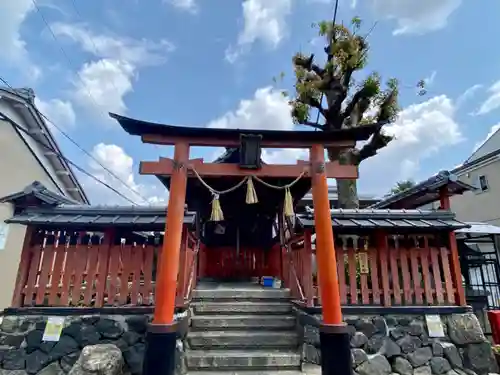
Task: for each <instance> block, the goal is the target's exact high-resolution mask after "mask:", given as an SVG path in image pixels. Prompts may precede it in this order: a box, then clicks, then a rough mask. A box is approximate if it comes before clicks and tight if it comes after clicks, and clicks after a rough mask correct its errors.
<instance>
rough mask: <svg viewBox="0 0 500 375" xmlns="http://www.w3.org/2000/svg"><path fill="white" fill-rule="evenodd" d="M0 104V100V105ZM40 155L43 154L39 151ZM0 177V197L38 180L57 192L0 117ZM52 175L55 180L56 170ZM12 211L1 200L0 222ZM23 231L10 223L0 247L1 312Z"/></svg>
mask: <svg viewBox="0 0 500 375" xmlns="http://www.w3.org/2000/svg"><path fill="white" fill-rule="evenodd" d="M1 103H2V101H1V100H0V105H1ZM0 111H2V112H5V113H6V114H7V115H8V116H9V117H10V118H12V119H13V120H14V121H16V122H18V123H19V124H21V119H20V118H19V117H16V114H15V113H12V111H10V112H11V113H7V112H8V111H7V110H6V108H3V107H1V108H0ZM39 154H40V155H41V154H42V151H41V150H40V151H39ZM42 157H43V155H42ZM45 166H46V168H48V170H49V171H51V172H52V173H53V171H52V170H51V169H50V168H49V167H50V165H49V164H48V163H45ZM0 176H2V177H1V179H0V197H3V196H6V195H9V194H12V193H17V192H19V191H21V190H22V189H24V188H25V187H26V186H27V185H29V184H31V183H32V182H33V181H34V180H37V181H40V182H41V183H42V184H44V185H45V186H46V187H47V188H48V189H50V190H52V191H54V192H59V190H58V189H57V188H56V186H55V184H54V182H53V181H52V180H51V179H50V177H49V175H48V174H47V173H46V172H45V171H44V169H43V168H42V166H41V165H40V163H39V162H38V161H37V160H36V158H35V157H34V156H33V154H32V153H31V152H30V151H29V150H28V149H27V147H26V145H25V144H24V142H23V141H22V139H21V138H19V136H18V135H17V133H16V131H15V130H14V128H13V127H12V125H11V124H10V123H8V122H6V121H2V120H0ZM53 176H54V179H57V176H56V175H55V173H54V174H53ZM61 185H62V184H61ZM12 210H13V206H12V204H10V203H0V223H3V222H4V221H5V220H6V219H9V218H10V217H12V214H13V212H12ZM25 232H26V227H25V226H24V225H18V224H9V225H8V235H7V239H6V243H5V247H4V248H3V249H0V311H1V310H3V309H4V308H6V307H9V306H10V303H11V299H12V293H13V291H14V285H15V281H16V276H17V270H18V266H19V259H20V255H21V248H22V245H23V241H24V234H25Z"/></svg>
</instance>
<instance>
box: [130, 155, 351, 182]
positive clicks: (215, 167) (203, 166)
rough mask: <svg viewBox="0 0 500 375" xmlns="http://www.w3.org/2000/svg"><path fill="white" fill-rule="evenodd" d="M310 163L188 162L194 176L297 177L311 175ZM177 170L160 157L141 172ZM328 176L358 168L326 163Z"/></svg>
mask: <svg viewBox="0 0 500 375" xmlns="http://www.w3.org/2000/svg"><path fill="white" fill-rule="evenodd" d="M308 165H309V163H308V162H305V161H302V160H299V161H298V162H297V164H295V165H293V164H281V165H276V164H274V165H272V164H264V165H262V167H261V168H260V169H258V170H248V169H240V168H239V166H238V165H237V164H229V163H204V162H203V159H191V160H189V162H188V176H190V177H192V176H194V173H193V170H192V168H194V169H195V170H196V172H198V174H199V175H200V176H202V177H215V176H224V177H227V176H236V177H237V176H241V177H244V176H248V175H254V176H258V177H282V178H283V177H284V178H287V177H288V178H296V177H298V176H299V175H300V174H301V173H303V172H304V171H305V172H306V176H309V175H310V172H309V167H308ZM174 171H175V166H174V161H173V160H172V159H169V158H160V160H159V161H143V162H141V164H140V168H139V173H140V174H143V175H157V176H171V175H172V174H173V173H174ZM325 175H326V177H327V178H341V179H357V178H358V176H359V173H358V168H357V166H354V165H340V164H339V163H338V161H333V162H328V163H325Z"/></svg>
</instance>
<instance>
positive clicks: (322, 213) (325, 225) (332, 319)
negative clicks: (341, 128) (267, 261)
mask: <svg viewBox="0 0 500 375" xmlns="http://www.w3.org/2000/svg"><path fill="white" fill-rule="evenodd" d="M310 160H311V177H312V195H313V203H314V224H315V226H316V264H317V267H318V279H319V283H318V284H319V287H320V294H321V301H322V303H323V323H322V325H321V327H320V348H321V353H322V355H321V371H322V374H323V375H346V374H351V373H352V357H351V347H350V337H349V332H348V331H347V325H346V324H344V323H342V310H341V307H340V291H339V280H338V274H337V260H336V256H335V242H334V237H333V229H332V217H331V213H330V201H329V200H328V183H327V179H326V174H325V148H324V146H323V145H318V144H316V145H313V146H312V147H311V152H310Z"/></svg>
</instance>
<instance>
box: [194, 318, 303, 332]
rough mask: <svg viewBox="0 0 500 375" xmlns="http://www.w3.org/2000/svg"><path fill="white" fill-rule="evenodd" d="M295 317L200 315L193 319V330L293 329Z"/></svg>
mask: <svg viewBox="0 0 500 375" xmlns="http://www.w3.org/2000/svg"><path fill="white" fill-rule="evenodd" d="M295 321H296V319H295V316H292V315H205V316H203V315H198V316H196V315H195V316H193V317H191V327H192V328H193V329H195V330H196V329H204V330H206V329H215V330H221V329H240V330H241V329H248V330H254V329H261V330H262V329H264V330H269V329H275V330H284V329H293V328H295Z"/></svg>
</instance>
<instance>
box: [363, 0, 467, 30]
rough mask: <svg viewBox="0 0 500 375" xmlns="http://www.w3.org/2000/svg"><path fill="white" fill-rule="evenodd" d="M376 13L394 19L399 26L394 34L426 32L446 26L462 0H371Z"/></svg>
mask: <svg viewBox="0 0 500 375" xmlns="http://www.w3.org/2000/svg"><path fill="white" fill-rule="evenodd" d="M370 1H371V3H372V6H373V8H374V10H375V13H376V14H377V15H378V16H380V17H384V18H387V19H394V20H396V22H397V28H396V29H395V30H394V32H393V34H394V35H398V34H424V33H426V32H431V31H436V30H439V29H442V28H444V27H445V26H446V24H447V22H448V18H449V17H450V16H451V14H452V13H453V12H454V11H455V10H457V8H458V7H459V6H460V4H461V3H462V0H440V1H436V0H420V1H415V0H370Z"/></svg>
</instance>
